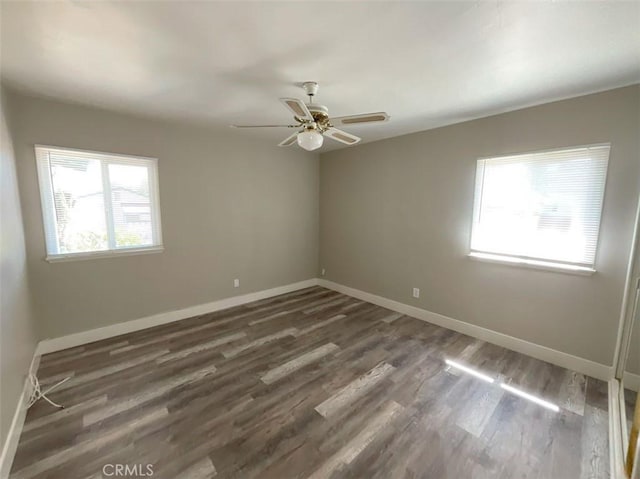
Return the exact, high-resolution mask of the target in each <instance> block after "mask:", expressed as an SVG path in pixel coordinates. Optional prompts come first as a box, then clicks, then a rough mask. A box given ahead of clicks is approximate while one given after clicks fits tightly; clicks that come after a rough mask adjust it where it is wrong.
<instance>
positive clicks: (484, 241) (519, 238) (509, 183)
mask: <svg viewBox="0 0 640 479" xmlns="http://www.w3.org/2000/svg"><path fill="white" fill-rule="evenodd" d="M609 149H610V147H609V145H595V146H589V147H580V148H571V149H562V150H554V151H544V152H537V153H528V154H521V155H513V156H503V157H498V158H487V159H481V160H478V165H477V172H476V190H475V202H474V213H473V230H472V236H471V253H472V255H473V254H474V253H481V254H490V255H498V256H502V257H504V259H505V260H507V261H513V260H523V261H525V262H526V260H538V261H544V262H548V263H550V264H552V265H554V264H557V265H558V266H562V265H566V266H569V267H571V266H573V267H583V268H589V269H593V268H594V264H595V258H596V249H597V246H598V233H599V229H600V217H601V213H602V201H603V197H604V188H605V180H606V175H607V164H608V162H609Z"/></svg>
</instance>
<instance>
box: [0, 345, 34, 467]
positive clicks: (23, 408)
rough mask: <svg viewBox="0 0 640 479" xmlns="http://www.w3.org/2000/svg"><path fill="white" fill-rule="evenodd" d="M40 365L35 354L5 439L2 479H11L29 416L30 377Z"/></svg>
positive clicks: (0, 457) (1, 456) (1, 464)
mask: <svg viewBox="0 0 640 479" xmlns="http://www.w3.org/2000/svg"><path fill="white" fill-rule="evenodd" d="M39 365H40V355H39V354H37V353H36V352H34V354H33V359H32V360H31V364H30V365H29V372H28V374H27V377H26V378H25V380H24V385H23V386H22V393H21V394H20V397H19V398H18V404H17V405H16V412H15V413H14V414H13V419H12V421H11V426H10V427H9V432H8V433H7V438H6V439H5V442H4V446H3V447H2V455H0V479H7V478H8V477H9V472H11V465H12V464H13V458H14V456H15V455H16V450H17V449H18V442H19V441H20V434H21V433H22V426H24V419H25V417H26V416H27V405H28V401H29V396H30V395H31V383H30V382H29V375H30V374H31V373H33V374H35V373H36V371H37V370H38V366H39Z"/></svg>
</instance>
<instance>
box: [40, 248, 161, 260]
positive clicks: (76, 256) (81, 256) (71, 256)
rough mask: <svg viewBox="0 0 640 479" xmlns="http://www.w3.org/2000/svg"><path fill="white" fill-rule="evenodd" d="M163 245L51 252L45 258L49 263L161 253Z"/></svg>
mask: <svg viewBox="0 0 640 479" xmlns="http://www.w3.org/2000/svg"><path fill="white" fill-rule="evenodd" d="M163 251H164V247H163V246H162V245H159V246H151V247H143V248H122V249H108V250H104V251H89V252H87V253H66V254H51V255H48V256H47V257H46V258H45V260H46V261H48V262H49V263H62V262H64V261H82V260H87V259H101V258H117V257H118V256H133V255H137V254H151V253H162V252H163Z"/></svg>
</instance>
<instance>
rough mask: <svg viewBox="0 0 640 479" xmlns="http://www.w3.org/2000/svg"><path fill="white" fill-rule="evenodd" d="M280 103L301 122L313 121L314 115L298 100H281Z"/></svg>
mask: <svg viewBox="0 0 640 479" xmlns="http://www.w3.org/2000/svg"><path fill="white" fill-rule="evenodd" d="M280 101H281V102H282V104H283V105H284V106H286V107H287V109H288V110H289V111H291V113H293V114H294V115H295V116H296V117H297V118H300V119H301V120H307V121H313V115H311V113H310V112H309V109H308V108H307V105H305V104H304V102H303V101H302V100H298V99H297V98H280Z"/></svg>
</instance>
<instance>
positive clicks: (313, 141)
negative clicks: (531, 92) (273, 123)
mask: <svg viewBox="0 0 640 479" xmlns="http://www.w3.org/2000/svg"><path fill="white" fill-rule="evenodd" d="M323 140H324V138H323V136H322V134H321V133H318V132H317V131H316V130H305V131H301V132H300V133H298V145H299V146H300V148H304V149H305V150H307V151H313V150H317V149H318V148H320V147H321V146H322V142H323Z"/></svg>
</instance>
